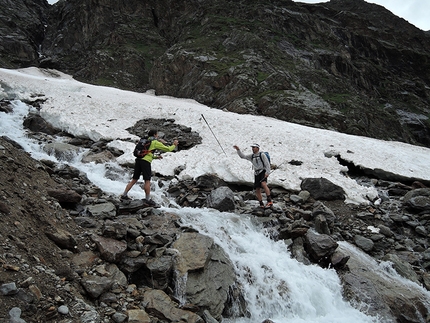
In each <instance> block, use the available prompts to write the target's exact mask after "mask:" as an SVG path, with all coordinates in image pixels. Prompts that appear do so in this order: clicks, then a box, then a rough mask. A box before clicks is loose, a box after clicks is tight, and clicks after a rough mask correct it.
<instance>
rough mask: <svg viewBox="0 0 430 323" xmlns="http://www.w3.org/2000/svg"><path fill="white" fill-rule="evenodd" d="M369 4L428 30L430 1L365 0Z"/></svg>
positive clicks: (316, 1) (319, 0) (309, 0)
mask: <svg viewBox="0 0 430 323" xmlns="http://www.w3.org/2000/svg"><path fill="white" fill-rule="evenodd" d="M294 1H295V2H305V3H321V2H328V1H321V0H300V1H296V0H294ZM366 2H369V3H376V4H379V5H381V6H383V7H385V8H386V9H388V10H390V11H391V12H392V13H393V14H395V15H396V16H398V17H401V18H403V19H405V20H407V21H408V22H410V23H411V24H413V25H415V26H416V27H418V28H420V29H422V30H425V31H427V30H430V18H429V13H430V0H367V1H366Z"/></svg>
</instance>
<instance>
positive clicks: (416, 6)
mask: <svg viewBox="0 0 430 323" xmlns="http://www.w3.org/2000/svg"><path fill="white" fill-rule="evenodd" d="M294 1H295V0H294ZM48 2H49V3H50V4H54V3H56V2H58V0H48ZM295 2H305V3H321V2H327V1H321V0H301V1H295ZM367 2H370V3H376V4H379V5H381V6H383V7H385V8H387V9H388V10H390V11H391V12H392V13H394V14H395V15H396V16H399V17H402V18H404V19H405V20H407V21H409V22H410V23H411V24H413V25H415V26H416V27H418V28H420V29H422V30H425V31H427V30H430V19H429V13H430V0H368V1H367Z"/></svg>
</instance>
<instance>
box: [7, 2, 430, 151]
mask: <svg viewBox="0 0 430 323" xmlns="http://www.w3.org/2000/svg"><path fill="white" fill-rule="evenodd" d="M0 3H1V4H2V6H1V9H0V10H1V11H0V13H1V16H0V28H1V30H2V31H3V32H2V35H3V36H1V37H2V47H1V48H0V52H1V54H2V55H1V59H0V65H1V66H2V67H8V68H16V67H25V66H40V67H45V68H55V69H58V70H61V71H64V72H66V73H69V74H72V75H73V76H74V77H75V78H76V79H78V80H81V81H84V82H89V83H93V84H99V85H106V86H114V87H119V88H123V89H129V90H133V91H145V90H147V89H155V90H156V93H157V94H159V95H171V96H175V97H185V98H193V99H195V100H197V101H199V102H201V103H204V104H206V105H209V106H211V107H214V108H219V109H226V110H229V111H233V112H238V113H250V114H259V115H266V116H271V117H274V118H278V119H281V120H285V121H290V122H295V123H300V124H303V125H308V126H313V127H320V128H325V129H332V130H337V131H340V132H344V133H349V134H356V135H363V136H369V137H374V138H379V139H385V140H398V141H403V142H408V143H412V144H418V145H425V146H427V147H430V121H429V117H430V113H429V110H428V107H429V105H430V99H429V97H430V90H429V89H430V42H429V37H430V36H429V34H428V33H426V32H424V31H422V30H419V29H418V28H415V27H414V26H413V25H411V24H409V23H408V22H407V21H405V20H404V19H402V18H399V17H396V16H395V15H393V14H392V13H391V12H390V11H388V10H386V9H385V8H383V7H381V6H378V5H375V4H370V3H367V2H365V1H363V0H354V1H352V0H332V1H330V2H326V3H322V4H303V3H295V2H293V1H285V0H284V1H281V0H272V1H269V0H267V1H264V2H262V1H246V2H244V1H231V0H223V1H216V2H213V1H206V0H205V1H170V0H162V1H136V0H131V1H113V0H98V1H96V0H84V1H78V0H67V1H66V0H60V1H59V2H57V3H56V4H55V5H54V6H49V5H48V4H47V3H46V1H18V2H14V3H13V5H11V3H9V1H6V0H0ZM6 35H7V36H6ZM3 44H4V45H3Z"/></svg>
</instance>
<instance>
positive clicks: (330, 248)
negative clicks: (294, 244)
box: [305, 230, 338, 262]
mask: <svg viewBox="0 0 430 323" xmlns="http://www.w3.org/2000/svg"><path fill="white" fill-rule="evenodd" d="M305 241H306V251H307V252H308V254H309V255H310V257H311V258H312V260H314V261H316V262H318V261H319V260H321V259H322V258H326V257H330V256H331V255H332V254H333V253H334V251H335V250H336V248H337V247H338V244H337V242H336V241H335V240H334V239H333V238H332V237H330V236H329V235H327V234H318V233H316V232H314V231H312V230H308V231H307V232H306V235H305Z"/></svg>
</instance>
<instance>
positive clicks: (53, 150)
mask: <svg viewBox="0 0 430 323" xmlns="http://www.w3.org/2000/svg"><path fill="white" fill-rule="evenodd" d="M43 150H44V151H45V152H46V153H47V154H49V155H53V156H55V157H56V158H57V159H58V160H65V161H72V160H73V158H75V157H76V156H77V155H78V154H79V152H80V151H81V148H79V147H76V146H73V145H69V144H66V143H61V142H54V143H49V144H46V145H45V146H43Z"/></svg>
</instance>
